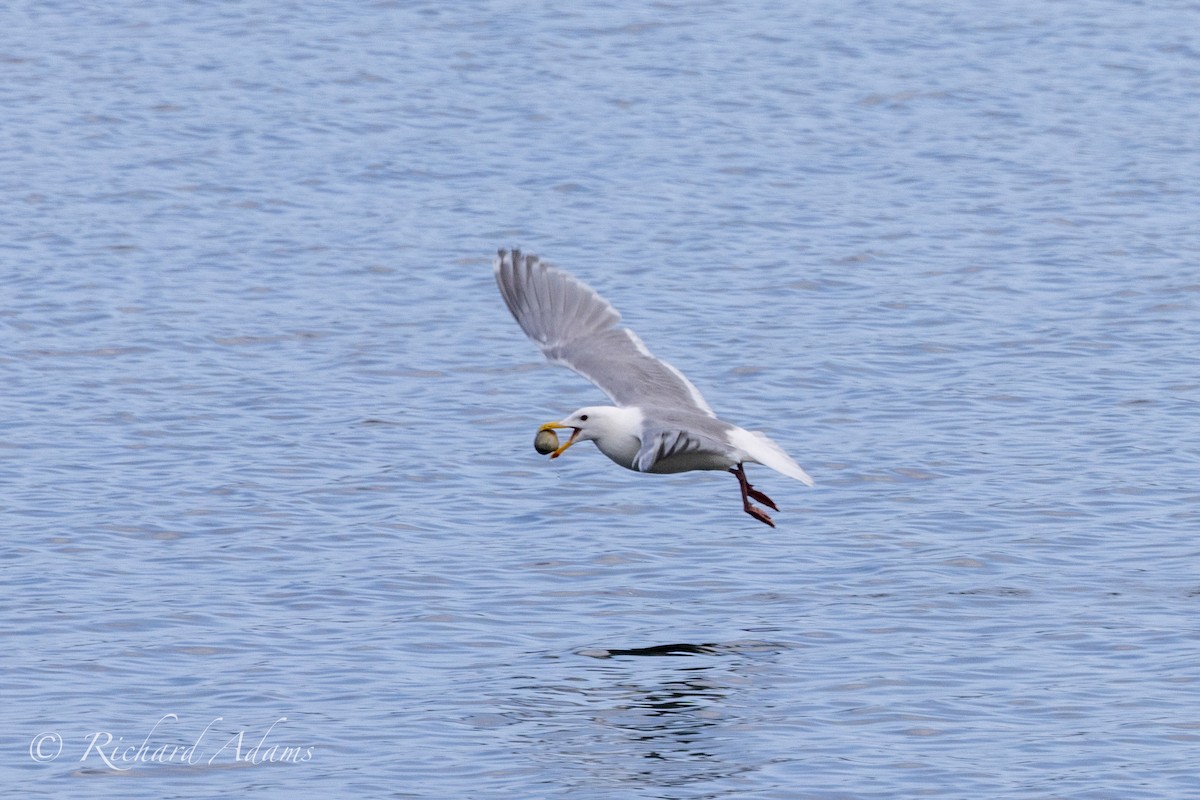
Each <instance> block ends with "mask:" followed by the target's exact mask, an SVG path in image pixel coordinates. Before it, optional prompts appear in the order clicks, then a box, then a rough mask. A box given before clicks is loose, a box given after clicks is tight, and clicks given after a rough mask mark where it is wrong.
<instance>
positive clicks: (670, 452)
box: [633, 430, 705, 472]
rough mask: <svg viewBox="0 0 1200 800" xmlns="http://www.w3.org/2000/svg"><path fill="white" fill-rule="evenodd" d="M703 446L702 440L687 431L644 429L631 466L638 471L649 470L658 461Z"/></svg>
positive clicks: (693, 450)
mask: <svg viewBox="0 0 1200 800" xmlns="http://www.w3.org/2000/svg"><path fill="white" fill-rule="evenodd" d="M704 446H705V442H704V440H702V439H701V438H700V437H698V436H694V435H692V434H690V433H688V432H687V431H678V430H673V431H672V430H657V431H645V432H644V433H643V434H642V447H641V449H640V450H638V454H637V457H636V458H634V460H633V466H634V468H635V469H637V471H638V472H649V471H650V470H651V469H652V468H653V467H654V465H655V463H657V462H659V461H662V460H664V459H667V458H670V457H671V456H676V455H682V454H684V453H692V452H695V451H697V450H701V449H703V448H704Z"/></svg>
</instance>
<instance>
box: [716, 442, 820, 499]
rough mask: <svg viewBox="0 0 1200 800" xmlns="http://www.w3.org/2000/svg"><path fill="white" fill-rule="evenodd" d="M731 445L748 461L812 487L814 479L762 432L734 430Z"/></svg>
mask: <svg viewBox="0 0 1200 800" xmlns="http://www.w3.org/2000/svg"><path fill="white" fill-rule="evenodd" d="M729 443H730V444H732V445H733V446H734V447H736V448H737V449H739V450H741V451H742V452H743V453H745V454H746V455H747V456H748V457H749V458H748V459H747V460H749V461H754V462H755V463H757V464H762V465H763V466H764V467H770V468H771V469H773V470H775V471H776V472H779V473H782V474H784V475H787V476H788V477H789V478H795V479H796V480H798V481H800V482H801V483H803V484H804V485H805V486H812V485H813V479H812V478H810V477H809V475H808V473H807V472H805V471H804V469H803V468H801V466H800V465H799V464H797V463H796V462H795V461H793V460H792V457H791V456H789V455H788V454H787V453H785V452H783V448H782V447H780V446H779V445H777V444H775V443H774V442H772V441H771V440H770V439H768V438H767V436H766V434H764V433H762V432H761V431H747V430H743V429H742V428H734V429H733V430H731V431H730V432H729Z"/></svg>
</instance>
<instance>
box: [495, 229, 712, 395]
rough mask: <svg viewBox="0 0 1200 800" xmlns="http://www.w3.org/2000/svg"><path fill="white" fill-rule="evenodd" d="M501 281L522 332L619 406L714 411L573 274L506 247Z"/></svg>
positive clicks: (500, 266) (503, 294)
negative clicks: (621, 323) (652, 353)
mask: <svg viewBox="0 0 1200 800" xmlns="http://www.w3.org/2000/svg"><path fill="white" fill-rule="evenodd" d="M495 272H496V284H497V285H498V286H499V287H500V296H501V297H503V298H504V302H505V304H506V305H507V306H508V310H509V311H511V312H512V315H513V317H515V318H516V320H517V324H518V325H520V326H521V330H523V331H525V335H526V336H528V337H529V338H530V339H532V340H533V341H534V343H535V344H537V346H538V347H540V348H541V350H542V353H543V354H544V355H545V356H546V358H547V359H548V360H549V361H550V362H551V363H554V364H561V365H563V366H565V367H569V368H570V369H573V370H574V371H575V372H577V373H579V374H580V375H582V376H583V377H585V378H587V379H588V380H589V381H591V382H592V383H594V384H596V386H598V387H600V389H601V390H602V391H603V392H604V393H605V394H607V395H608V396H609V397H610V398H611V399H612V401H613V402H614V403H616V404H617V405H619V406H631V405H658V406H669V407H675V408H680V409H689V410H693V411H699V412H700V413H702V414H705V415H707V416H710V417H711V416H715V414H713V411H712V409H711V408H709V406H708V403H706V402H705V401H704V398H703V397H702V396H701V394H700V392H699V391H698V390H697V389H696V387H695V386H693V385H692V383H691V381H689V380H688V379H687V378H685V377H684V376H683V373H681V372H680V371H679V370H677V369H675V368H674V367H672V366H671V365H670V364H668V363H666V362H665V361H661V360H659V359H657V358H655V357H654V356H653V355H651V354H650V351H648V350H647V349H646V346H645V345H643V344H642V340H641V339H639V338H638V336H637V334H635V333H634V332H633V331H631V330H629V329H628V328H622V327H619V326H618V323H619V322H620V321H621V315H620V314H618V313H617V311H616V309H614V308H613V307H612V306H611V305H610V304H609V303H608V301H607V300H605V299H604V298H603V297H601V296H600V295H599V294H597V293H596V291H595V290H594V289H592V288H591V287H590V286H588V285H587V284H585V283H583V282H582V281H580V280H578V279H576V278H575V277H574V276H572V275H570V274H568V273H566V272H563V271H562V270H560V269H558V268H556V267H552V266H550V265H549V264H547V263H546V262H544V261H542V260H541V259H540V258H538V257H537V256H535V255H527V254H523V253H521V251H520V250H513V251H512V252H511V253H509V252H507V251H504V250H501V251H500V254H499V256H498V257H497V258H496V262H495Z"/></svg>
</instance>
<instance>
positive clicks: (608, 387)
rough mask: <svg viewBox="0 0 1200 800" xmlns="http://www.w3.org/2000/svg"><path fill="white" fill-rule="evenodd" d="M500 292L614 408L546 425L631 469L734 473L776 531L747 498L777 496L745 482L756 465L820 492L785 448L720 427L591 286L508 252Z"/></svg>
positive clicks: (535, 336)
mask: <svg viewBox="0 0 1200 800" xmlns="http://www.w3.org/2000/svg"><path fill="white" fill-rule="evenodd" d="M495 272H496V283H497V285H498V286H499V287H500V294H501V296H502V297H503V298H504V301H505V303H506V304H507V305H508V308H509V310H510V311H511V312H512V314H513V317H515V318H516V320H517V323H518V324H519V325H520V326H521V329H522V330H524V331H525V334H526V335H527V336H528V337H529V338H530V339H532V340H533V341H534V342H535V343H536V344H537V345H538V347H540V348H541V350H542V352H543V353H544V354H545V356H546V358H547V359H548V360H549V361H551V362H552V363H555V364H561V365H563V366H566V367H569V368H571V369H573V370H574V371H575V372H578V373H579V374H580V375H582V376H583V377H585V378H587V379H588V380H590V381H591V382H592V383H594V384H596V385H597V386H598V387H600V389H601V390H603V391H604V393H605V394H607V395H608V396H609V398H610V399H611V400H612V401H613V403H615V405H612V406H589V407H587V408H581V409H579V410H578V411H575V412H574V413H573V414H571V415H570V416H568V417H566V418H565V419H563V420H562V421H561V422H557V423H547V425H546V426H545V427H552V428H572V429H574V431H575V434H574V435H573V436H572V437H571V440H570V441H569V442H568V443H567V444H566V445H563V446H562V447H560V448H559V449H558V450H556V451H555V452H554V454H553V455H552V456H551V457H552V458H553V457H557V456H558V455H559V454H560V453H561V452H562V451H563V450H565V449H566V448H567V447H568V446H570V444H571V443H573V442H575V441H586V440H591V441H593V442H595V443H596V447H597V448H599V450H600V452H602V453H604V455H606V456H608V457H609V458H610V459H612V460H613V461H615V462H616V463H618V464H620V465H621V466H622V467H625V468H626V469H631V470H635V471H637V472H654V473H675V472H688V471H691V470H727V471H730V472H733V473H734V474H735V475H736V476H738V480H739V482H740V484H741V486H742V499H743V502H744V503H745V510H746V511H747V513H750V514H751V515H752V516H755V517H756V518H758V519H760V520H761V521H763V522H765V523H767V524H768V525H771V526H772V527H773V526H774V523H773V522H771V521H770V518H769V517H767V516H766V515H765V514H764V513H762V511H761V509H756V508H753V507H752V506H751V505H750V503H749V500H748V499H747V492H749V495H750V496H751V497H754V498H755V499H758V500H765V502H766V503H767V504H768V505H771V506H772V507H774V504H773V503H771V502H770V499H769V498H766V497H765V495H762V493H761V492H757V491H756V490H754V489H753V487H751V486H750V485H749V483H748V482H746V480H745V476H744V473H743V472H742V464H744V463H755V464H762V465H763V466H766V467H770V468H771V469H773V470H775V471H776V472H780V473H782V474H784V475H787V476H788V477H789V478H795V479H796V480H798V481H801V482H802V483H804V484H806V485H808V486H811V485H812V478H810V477H809V476H808V474H807V473H806V472H805V471H804V470H803V469H802V468H801V467H800V465H799V464H797V463H796V462H795V461H793V460H792V458H791V457H790V456H789V455H788V454H787V453H785V452H784V451H783V449H782V448H781V447H779V445H777V444H775V443H774V442H773V441H771V440H770V439H768V438H767V437H766V436H765V435H763V434H762V433H759V432H758V431H747V430H744V429H742V428H739V427H738V426H736V425H733V424H731V423H728V422H726V421H724V420H722V419H718V418H717V415H716V414H715V413H713V410H712V408H710V407H709V405H708V403H706V402H705V400H704V397H703V396H702V395H701V394H700V392H699V390H697V389H696V387H695V386H693V385H692V383H691V381H689V380H688V379H687V378H686V377H684V375H683V373H681V372H680V371H679V370H677V369H675V368H674V367H672V366H671V365H670V364H668V363H666V362H665V361H661V360H659V359H657V358H655V357H654V356H653V355H651V354H650V351H649V350H647V349H646V346H645V345H644V344H642V341H641V339H639V338H638V336H637V334H635V333H634V332H633V331H631V330H629V329H628V328H622V327H619V325H618V323H619V322H620V320H621V316H620V314H618V313H617V312H616V310H615V309H614V308H613V307H612V306H611V305H609V303H608V302H607V301H606V300H604V298H602V297H601V296H600V295H599V294H597V293H596V292H595V291H594V290H593V289H592V288H591V287H589V286H587V285H586V284H584V283H582V282H581V281H579V280H577V279H576V278H574V277H573V276H571V275H570V274H568V273H566V272H563V271H562V270H560V269H557V268H555V267H552V266H550V265H548V264H546V263H545V262H543V261H541V260H540V259H538V257H537V256H533V255H523V254H522V253H521V252H520V251H519V250H514V251H513V252H512V253H507V252H505V251H503V250H502V251H500V255H499V257H498V258H497V259H496V262H495Z"/></svg>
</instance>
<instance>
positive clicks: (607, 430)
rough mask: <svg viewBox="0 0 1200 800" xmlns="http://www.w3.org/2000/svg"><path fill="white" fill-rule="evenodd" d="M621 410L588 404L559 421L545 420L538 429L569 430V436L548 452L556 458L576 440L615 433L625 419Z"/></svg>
mask: <svg viewBox="0 0 1200 800" xmlns="http://www.w3.org/2000/svg"><path fill="white" fill-rule="evenodd" d="M621 411H622V409H619V408H615V407H613V406H588V407H587V408H581V409H579V410H578V411H576V412H574V413H572V414H571V415H570V416H568V417H567V418H566V419H564V420H562V421H560V422H547V423H546V424H545V425H543V426H542V427H540V428H538V430H540V431H545V430H564V429H567V430H570V431H571V437H570V438H569V439H567V441H565V442H564V443H563V444H562V445H560V446H559V448H558V449H557V450H555V451H554V452H553V453H551V454H550V457H551V458H558V457H559V456H561V455H562V454H563V453H564V452H566V449H567V448H568V447H570V446H571V445H573V444H575V443H576V442H586V441H588V440H595V439H600V438H603V437H604V436H607V435H609V434H612V433H617V432H618V431H619V430H620V429H621V427H622V424H623V422H624V419H625V415H624V414H622V413H621Z"/></svg>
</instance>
